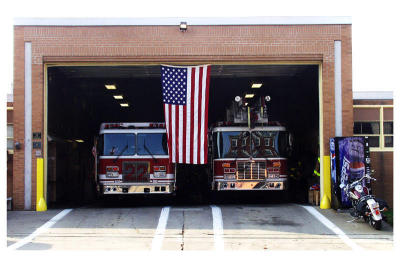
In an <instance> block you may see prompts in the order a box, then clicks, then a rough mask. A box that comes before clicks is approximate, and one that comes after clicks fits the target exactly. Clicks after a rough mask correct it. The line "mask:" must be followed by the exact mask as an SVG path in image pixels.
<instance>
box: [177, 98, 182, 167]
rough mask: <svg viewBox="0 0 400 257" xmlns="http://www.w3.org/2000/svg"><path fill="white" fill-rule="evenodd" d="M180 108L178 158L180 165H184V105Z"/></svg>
mask: <svg viewBox="0 0 400 257" xmlns="http://www.w3.org/2000/svg"><path fill="white" fill-rule="evenodd" d="M178 106H179V114H178V115H179V136H178V143H179V147H178V149H179V156H178V158H177V159H178V160H179V163H182V153H183V140H182V139H183V106H182V105H178Z"/></svg>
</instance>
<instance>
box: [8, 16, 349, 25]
mask: <svg viewBox="0 0 400 257" xmlns="http://www.w3.org/2000/svg"><path fill="white" fill-rule="evenodd" d="M182 21H184V22H187V24H188V25H327V24H352V20H351V17H350V16H269V17H225V18H224V17H202V18H201V17H198V18H196V17H181V18H179V17H175V18H172V17H169V18H168V17H165V18H161V17H160V18H156V17H153V18H15V19H14V26H130V25H139V26H151V25H153V26H154V25H164V26H168V25H170V26H175V25H179V24H180V22H182Z"/></svg>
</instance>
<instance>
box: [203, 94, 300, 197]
mask: <svg viewBox="0 0 400 257" xmlns="http://www.w3.org/2000/svg"><path fill="white" fill-rule="evenodd" d="M270 99H271V98H270V97H269V96H265V97H260V98H259V99H258V100H253V101H254V102H250V101H248V100H247V99H243V98H242V97H240V96H236V97H235V101H233V103H232V105H231V107H230V108H228V109H227V110H226V116H227V117H226V121H225V122H217V124H216V125H215V126H213V127H211V129H210V133H211V135H210V137H209V138H210V140H211V143H210V145H211V147H210V149H211V151H210V160H212V162H211V165H212V168H211V170H212V176H213V177H212V186H211V189H212V190H214V191H228V190H249V191H252V190H278V191H282V192H287V188H288V174H287V161H288V156H289V155H290V152H291V149H292V134H290V133H289V132H288V131H287V130H286V128H285V126H283V125H282V124H281V123H279V122H271V121H268V115H267V103H268V102H269V101H270Z"/></svg>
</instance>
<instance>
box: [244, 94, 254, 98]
mask: <svg viewBox="0 0 400 257" xmlns="http://www.w3.org/2000/svg"><path fill="white" fill-rule="evenodd" d="M253 97H254V94H246V95H245V96H244V98H253Z"/></svg>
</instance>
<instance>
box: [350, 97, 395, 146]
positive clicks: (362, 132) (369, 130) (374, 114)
mask: <svg viewBox="0 0 400 257" xmlns="http://www.w3.org/2000/svg"><path fill="white" fill-rule="evenodd" d="M353 132H354V135H355V136H358V135H359V136H368V138H369V145H370V147H371V150H372V151H385V150H389V151H390V150H393V106H392V105H355V106H354V128H353Z"/></svg>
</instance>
